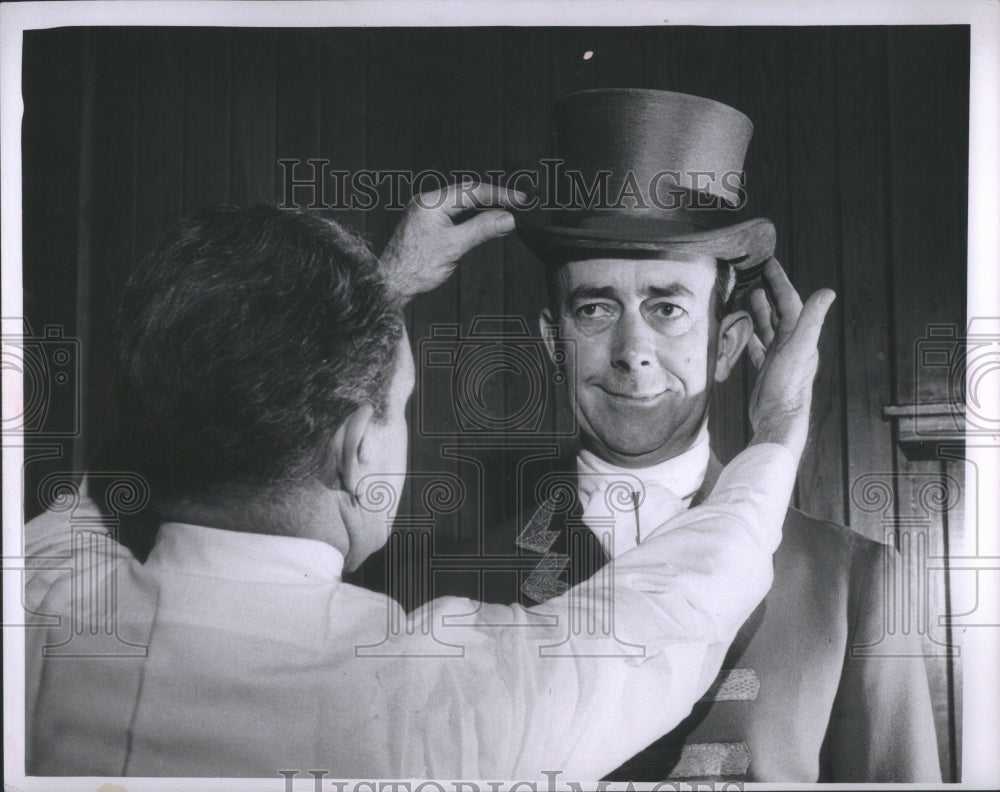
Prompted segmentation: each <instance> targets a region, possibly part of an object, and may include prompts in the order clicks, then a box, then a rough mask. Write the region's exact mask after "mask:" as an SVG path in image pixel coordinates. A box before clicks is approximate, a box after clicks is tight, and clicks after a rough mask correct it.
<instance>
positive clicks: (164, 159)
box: [135, 29, 220, 258]
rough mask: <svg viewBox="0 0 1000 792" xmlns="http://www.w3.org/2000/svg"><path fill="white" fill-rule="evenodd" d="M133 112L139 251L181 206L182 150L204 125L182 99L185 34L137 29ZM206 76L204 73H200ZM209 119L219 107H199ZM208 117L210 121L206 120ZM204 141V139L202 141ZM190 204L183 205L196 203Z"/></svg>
mask: <svg viewBox="0 0 1000 792" xmlns="http://www.w3.org/2000/svg"><path fill="white" fill-rule="evenodd" d="M136 35H137V36H138V42H137V44H138V49H137V61H138V63H137V68H136V72H137V80H138V85H137V90H138V101H137V104H138V107H137V114H136V127H135V130H136V134H135V140H136V143H135V145H136V169H135V177H136V185H137V186H136V194H135V238H136V255H137V256H138V257H140V258H141V257H142V256H145V255H146V254H147V253H149V252H150V251H152V250H153V248H154V247H156V245H157V244H158V243H159V241H160V240H161V239H162V238H163V235H164V234H165V233H166V232H167V229H168V228H170V226H172V225H173V224H174V223H176V222H177V220H179V219H180V217H181V216H182V215H183V213H184V211H185V203H186V202H185V172H186V170H187V168H186V167H185V153H186V152H185V150H186V149H193V148H197V147H198V146H199V145H201V143H200V137H201V136H200V135H198V136H196V135H194V134H193V133H192V131H191V127H192V126H194V127H195V129H197V130H198V131H199V132H201V133H204V132H205V131H207V127H206V121H205V118H204V117H203V118H200V119H199V120H198V121H197V122H194V123H193V119H192V118H191V116H190V115H188V114H186V113H185V104H190V103H191V102H192V101H193V100H192V99H191V98H186V97H190V95H191V91H190V89H191V86H190V85H189V84H186V83H185V79H184V61H185V52H184V50H185V47H184V45H185V42H186V40H187V39H186V38H185V37H184V36H183V35H181V34H180V33H179V32H178V31H176V30H171V29H158V30H157V29H146V30H141V31H138V32H137V34H136ZM206 79H207V78H206ZM201 115H202V116H207V117H208V118H210V119H215V118H217V117H218V116H219V115H220V112H219V108H216V107H213V108H211V109H210V110H208V109H205V108H203V109H202V111H201ZM208 123H211V122H210V121H209V122H208ZM205 145H208V144H207V143H206V144H205ZM200 206H201V204H198V206H197V207H192V206H190V202H189V203H188V206H187V209H189V210H190V209H192V208H198V207H200Z"/></svg>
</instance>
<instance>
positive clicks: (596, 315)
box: [575, 303, 611, 319]
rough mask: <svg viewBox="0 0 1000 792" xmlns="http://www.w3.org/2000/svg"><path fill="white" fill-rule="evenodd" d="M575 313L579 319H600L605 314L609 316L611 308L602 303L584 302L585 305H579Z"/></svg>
mask: <svg viewBox="0 0 1000 792" xmlns="http://www.w3.org/2000/svg"><path fill="white" fill-rule="evenodd" d="M575 313H576V315H577V316H578V317H580V318H581V319H600V318H602V317H605V316H610V315H611V310H610V309H609V308H608V307H607V306H606V305H603V304H602V303H586V304H585V305H581V306H579V307H578V308H577V309H576V311H575Z"/></svg>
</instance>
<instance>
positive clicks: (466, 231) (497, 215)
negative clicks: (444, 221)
mask: <svg viewBox="0 0 1000 792" xmlns="http://www.w3.org/2000/svg"><path fill="white" fill-rule="evenodd" d="M513 230H514V216H513V215H512V214H511V213H510V212H504V211H503V210H500V209H491V210H487V211H483V212H480V213H478V214H477V215H475V216H473V217H470V218H469V219H468V220H466V221H465V222H464V223H459V224H458V225H456V226H455V227H454V228H453V229H452V231H451V234H452V241H453V244H454V245H455V247H456V248H457V251H456V254H457V255H456V256H455V258H456V259H458V258H461V256H463V255H464V254H466V253H468V252H469V251H470V250H472V249H473V248H474V247H478V246H479V245H481V244H483V242H488V241H489V240H491V239H496V238H497V237H502V236H504V235H505V234H509V233H510V232H511V231H513Z"/></svg>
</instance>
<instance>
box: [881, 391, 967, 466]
mask: <svg viewBox="0 0 1000 792" xmlns="http://www.w3.org/2000/svg"><path fill="white" fill-rule="evenodd" d="M882 417H883V418H884V419H885V420H887V421H893V423H894V424H895V428H896V442H897V443H898V444H899V447H900V448H901V449H902V450H903V453H904V454H906V456H907V458H908V459H936V458H937V446H938V444H939V443H948V444H951V445H954V444H964V443H965V431H966V424H965V405H964V404H960V403H957V402H939V403H932V404H892V405H887V406H885V407H883V408H882Z"/></svg>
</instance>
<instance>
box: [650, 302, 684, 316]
mask: <svg viewBox="0 0 1000 792" xmlns="http://www.w3.org/2000/svg"><path fill="white" fill-rule="evenodd" d="M653 313H654V314H655V315H656V316H659V317H662V318H665V319H679V318H680V317H681V316H683V315H684V309H683V308H681V307H680V306H679V305H674V304H673V303H660V304H659V305H656V306H655V307H654V308H653Z"/></svg>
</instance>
